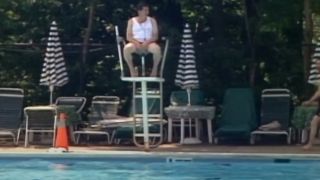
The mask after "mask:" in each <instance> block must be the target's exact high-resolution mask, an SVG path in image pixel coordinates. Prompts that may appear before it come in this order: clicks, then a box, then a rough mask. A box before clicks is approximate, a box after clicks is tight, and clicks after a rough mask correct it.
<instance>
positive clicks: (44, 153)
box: [0, 150, 320, 160]
mask: <svg viewBox="0 0 320 180" xmlns="http://www.w3.org/2000/svg"><path fill="white" fill-rule="evenodd" d="M17 156H21V157H22V156H37V157H38V156H40V157H89V158H90V157H91V158H95V157H101V158H103V157H105V158H108V157H121V158H122V157H123V158H139V157H141V158H151V157H177V158H179V157H180V158H184V157H191V158H240V159H245V158H279V159H308V160H320V154H293V153H292V154H281V153H221V152H144V151H114V150H108V151H98V150H71V151H69V152H65V153H61V152H48V150H41V151H11V152H4V151H0V157H17Z"/></svg>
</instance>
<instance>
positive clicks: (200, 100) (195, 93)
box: [170, 89, 205, 106]
mask: <svg viewBox="0 0 320 180" xmlns="http://www.w3.org/2000/svg"><path fill="white" fill-rule="evenodd" d="M190 101H191V102H190V104H191V105H204V104H205V100H204V95H203V92H202V91H200V90H198V89H195V90H192V91H191V94H190ZM170 103H171V105H173V106H186V105H187V104H188V93H187V91H186V90H180V91H173V92H171V95H170Z"/></svg>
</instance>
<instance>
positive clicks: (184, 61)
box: [175, 23, 199, 105]
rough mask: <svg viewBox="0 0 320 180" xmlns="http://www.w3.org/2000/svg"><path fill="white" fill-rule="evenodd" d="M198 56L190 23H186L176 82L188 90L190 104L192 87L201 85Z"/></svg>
mask: <svg viewBox="0 0 320 180" xmlns="http://www.w3.org/2000/svg"><path fill="white" fill-rule="evenodd" d="M195 60H196V57H195V51H194V42H193V38H192V32H191V29H190V26H189V24H188V23H187V24H185V28H184V30H183V35H182V42H181V49H180V55H179V62H178V68H177V73H176V78H175V84H176V85H178V86H180V87H181V88H182V89H186V90H187V94H188V105H191V102H190V101H191V100H190V99H191V98H190V94H191V89H194V88H198V87H199V80H198V73H197V69H196V61H195Z"/></svg>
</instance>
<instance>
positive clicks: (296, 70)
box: [0, 0, 320, 104]
mask: <svg viewBox="0 0 320 180" xmlns="http://www.w3.org/2000/svg"><path fill="white" fill-rule="evenodd" d="M136 2H137V1H136V0H122V1H103V0H96V1H95V2H94V3H95V15H94V20H93V27H92V33H91V36H90V43H95V44H101V45H100V46H90V47H89V54H88V59H87V61H86V62H85V74H86V76H85V80H84V81H85V84H86V87H85V92H84V94H82V95H84V96H88V97H91V96H94V95H102V94H110V95H118V96H120V97H122V98H123V99H124V98H125V97H128V96H129V95H130V86H129V85H128V84H127V83H124V82H121V80H120V77H119V74H120V72H119V66H118V57H117V50H116V44H115V34H114V31H113V28H114V26H115V25H119V26H120V29H121V33H122V34H123V33H124V29H125V26H126V22H127V20H128V19H129V17H131V16H132V15H134V12H135V11H134V5H135V4H136ZM149 2H150V4H151V5H152V11H151V12H152V14H151V15H152V16H154V17H156V19H157V20H158V21H159V26H160V32H161V35H165V36H168V37H169V38H170V40H171V46H170V49H169V54H168V59H167V64H166V70H165V78H166V84H165V94H167V95H168V94H169V93H170V92H171V91H172V90H175V89H178V87H175V86H174V81H173V80H174V76H175V69H176V65H177V61H178V58H179V47H180V41H181V33H182V28H183V24H184V23H185V22H189V23H191V26H192V28H193V31H194V39H195V42H196V53H197V67H198V71H199V75H200V83H201V89H202V90H203V91H204V92H205V94H206V96H207V98H216V99H217V101H218V102H220V101H221V97H222V95H223V93H224V91H225V89H226V88H228V87H239V86H249V77H250V75H251V73H250V72H251V69H252V65H253V64H256V65H257V68H256V72H255V84H254V86H255V88H256V89H257V90H258V91H259V90H261V89H263V88H271V87H272V88H275V87H283V88H289V89H290V90H292V91H293V93H294V94H296V95H298V96H299V97H300V98H303V97H304V93H305V92H306V91H305V87H306V86H305V84H306V82H305V80H304V79H303V68H302V66H303V64H302V63H303V61H302V57H301V44H302V43H301V42H302V9H303V2H301V1H299V0H281V1H276V0H264V1H258V0H253V1H237V0H183V1H182V0H181V1H180V0H150V1H149ZM90 3H91V1H89V0H85V1H78V0H29V1H26V0H10V1H9V0H4V1H1V2H0V18H1V21H0V27H1V29H0V42H1V43H2V45H1V46H0V80H1V81H0V86H6V87H8V86H10V87H22V88H24V89H25V91H26V93H27V96H28V101H27V103H28V104H38V103H43V104H44V103H47V102H48V99H49V93H48V88H47V87H45V86H44V87H43V86H39V85H38V82H39V78H40V72H41V66H42V62H43V57H44V52H45V44H46V37H47V36H48V30H49V25H50V22H51V21H52V20H56V21H57V22H58V26H59V32H60V38H61V41H62V43H82V42H83V36H84V34H85V30H86V27H87V21H88V8H89V4H90ZM312 3H313V6H312V7H313V11H314V13H315V14H316V15H318V16H319V9H320V8H317V7H319V6H320V3H319V1H317V0H313V2H312ZM246 14H247V17H248V20H249V26H250V29H249V31H250V32H249V34H250V35H251V37H252V42H253V44H250V41H249V39H248V36H247V34H248V32H247V29H246V24H245V17H246ZM28 42H30V43H32V44H30V45H28V46H22V45H19V46H13V45H12V44H14V43H28ZM63 48H64V52H65V59H66V64H67V68H68V72H69V76H70V82H69V83H68V84H67V85H65V86H64V87H61V88H59V89H57V90H55V96H60V95H64V96H66V95H76V94H78V89H79V81H80V79H79V74H80V70H81V69H80V62H81V59H82V57H81V56H82V54H81V49H82V47H81V46H64V47H63ZM251 49H253V50H254V54H255V56H254V58H253V57H252V52H251ZM167 97H169V96H165V101H168V98H167Z"/></svg>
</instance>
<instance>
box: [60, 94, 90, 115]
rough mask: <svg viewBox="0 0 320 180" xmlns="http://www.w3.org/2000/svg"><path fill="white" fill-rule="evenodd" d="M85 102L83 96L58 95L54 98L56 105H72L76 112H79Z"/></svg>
mask: <svg viewBox="0 0 320 180" xmlns="http://www.w3.org/2000/svg"><path fill="white" fill-rule="evenodd" d="M86 102H87V99H86V98H85V97H77V96H72V97H58V98H57V99H56V105H57V106H59V105H63V106H65V105H66V106H74V107H75V109H76V112H77V113H81V112H82V110H83V108H84V106H85V104H86Z"/></svg>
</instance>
